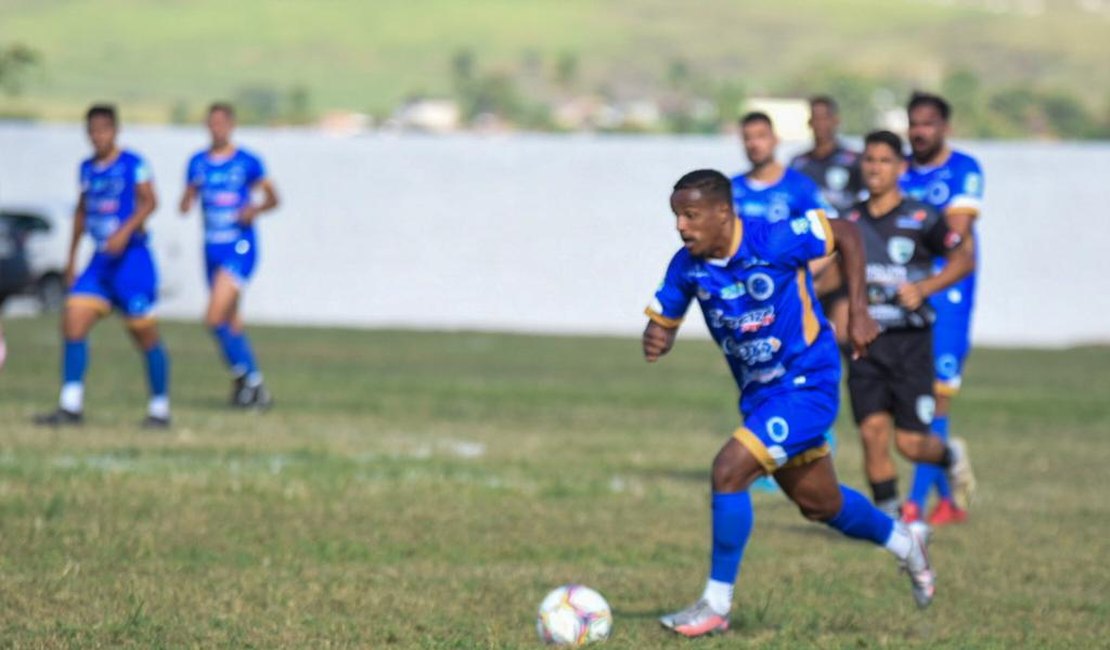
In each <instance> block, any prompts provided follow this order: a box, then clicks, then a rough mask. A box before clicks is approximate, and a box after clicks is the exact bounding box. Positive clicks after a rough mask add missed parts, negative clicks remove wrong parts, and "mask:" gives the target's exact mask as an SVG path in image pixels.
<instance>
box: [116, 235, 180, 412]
mask: <svg viewBox="0 0 1110 650" xmlns="http://www.w3.org/2000/svg"><path fill="white" fill-rule="evenodd" d="M112 288H113V292H114V297H115V300H116V303H117V306H118V307H119V309H120V311H121V312H122V315H123V318H124V323H125V325H126V327H127V332H128V333H129V334H130V335H131V339H132V340H133V341H134V342H135V346H136V347H137V348H138V349H139V352H140V354H142V356H143V360H144V362H145V366H146V378H147V388H148V390H149V397H150V399H149V402H148V403H147V414H146V417H145V419H144V420H143V426H144V427H153V428H164V427H167V426H169V423H170V394H169V379H170V377H169V375H170V359H169V355H168V354H167V352H166V348H165V345H163V343H162V337H161V335H160V333H159V331H158V323H157V321H156V320H155V318H154V306H155V303H156V302H157V299H158V273H157V271H156V270H155V268H154V259H153V258H152V257H151V254H150V250H149V249H148V248H147V247H146V246H132V247H131V248H128V249H127V251H126V252H125V253H124V257H123V260H122V261H121V264H120V269H119V271H118V272H117V273H116V274H115V276H114V277H113V279H112Z"/></svg>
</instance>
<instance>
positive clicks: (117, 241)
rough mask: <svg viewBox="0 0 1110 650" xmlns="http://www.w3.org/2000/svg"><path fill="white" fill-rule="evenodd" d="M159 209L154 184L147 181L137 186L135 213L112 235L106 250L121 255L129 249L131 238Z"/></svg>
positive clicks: (105, 247)
mask: <svg viewBox="0 0 1110 650" xmlns="http://www.w3.org/2000/svg"><path fill="white" fill-rule="evenodd" d="M157 207H158V197H157V196H155V194H154V183H153V182H152V181H150V180H145V181H142V182H140V183H136V184H135V211H134V212H132V213H131V217H130V218H129V219H128V220H127V221H124V222H123V224H122V225H121V226H120V227H119V230H117V231H116V232H114V233H112V236H111V237H109V238H108V241H107V242H105V243H104V249H105V250H106V251H107V252H109V253H111V254H112V255H119V254H120V253H122V252H123V251H124V249H125V248H127V243H128V242H129V241H131V236H132V235H134V234H135V233H136V232H139V231H140V230H141V229H142V227H143V224H144V223H146V220H147V219H148V218H149V217H150V215H152V214H154V210H155V209H156V208H157Z"/></svg>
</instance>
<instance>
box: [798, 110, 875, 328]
mask: <svg viewBox="0 0 1110 650" xmlns="http://www.w3.org/2000/svg"><path fill="white" fill-rule="evenodd" d="M809 128H810V130H811V131H812V132H813V148H812V149H810V150H809V151H806V152H805V153H802V154H799V155H798V156H795V157H794V159H793V160H791V161H790V167H791V168H792V169H796V170H798V171H800V172H802V173H803V174H805V175H806V176H807V177H808V178H809V179H810V180H812V181H813V182H814V183H816V184H817V185H818V186H819V187H820V188H821V192H822V193H823V195H824V197H825V200H826V201H828V202H829V204H830V205H832V206H833V207H834V208H836V211H837V212H839V213H841V214H844V213H845V212H847V211H848V210H850V209H851V208H852V206H853V205H855V203H856V201H858V200H859V199H860V193H861V191H862V190H863V181H862V180H861V179H860V170H859V153H857V152H855V151H852V150H851V149H849V148H848V147H846V146H845V145H844V144H843V143H842V142H841V141H840V138H838V137H837V131H838V130H839V128H840V108H839V106H837V103H836V100H834V99H833V98H832V97H829V96H828V95H818V96H816V97H811V98H810V100H809ZM814 288H816V289H817V294H818V295H819V296H821V307H822V308H824V310H825V314H826V315H827V316H828V318H829V320H830V321H831V322H832V324H833V329H834V331H835V332H836V335H837V340H838V342H840V343H841V344H842V345H843V344H844V343H845V342H846V339H845V337H844V332H845V328H846V327H847V322H848V303H847V302H846V301H845V298H846V296H847V294H846V293H845V291H844V287H843V286H841V282H840V277H839V273H837V267H836V265H835V264H827V265H825V268H824V269H822V270H821V271H820V273H818V274H816V275H815V277H814Z"/></svg>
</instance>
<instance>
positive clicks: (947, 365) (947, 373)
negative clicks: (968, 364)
mask: <svg viewBox="0 0 1110 650" xmlns="http://www.w3.org/2000/svg"><path fill="white" fill-rule="evenodd" d="M936 371H937V376H938V377H940V378H941V379H951V378H953V377H958V376H959V374H960V360H959V359H957V358H956V355H954V354H942V355H940V356H939V357H937V360H936Z"/></svg>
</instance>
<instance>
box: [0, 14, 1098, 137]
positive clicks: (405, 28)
mask: <svg viewBox="0 0 1110 650" xmlns="http://www.w3.org/2000/svg"><path fill="white" fill-rule="evenodd" d="M1013 4H1017V3H1013ZM1046 5H1047V7H1046V11H1045V13H1044V15H1040V16H1036V17H1031V16H1027V15H1022V14H1021V13H1017V12H1011V13H995V12H992V11H989V10H987V9H986V8H984V7H983V6H982V3H977V2H963V3H956V4H949V3H944V2H928V1H921V0H898V1H894V2H892V1H890V0H841V1H838V2H835V3H832V2H823V1H821V0H778V1H777V2H734V1H732V0H710V1H705V2H698V3H693V4H692V5H690V6H689V7H682V8H679V6H678V5H675V4H674V3H671V2H666V1H664V0H615V1H612V2H598V1H577V2H565V1H556V0H533V1H527V2H512V1H509V0H473V1H468V2H458V1H456V0H418V1H415V2H413V1H408V0H406V1H399V0H375V1H374V2H363V1H360V0H327V1H326V2H296V1H291V0H283V1H274V0H236V1H235V2H224V1H221V0H189V1H188V2H186V1H184V0H160V1H157V2H153V1H150V0H104V1H98V2H92V1H89V0H84V1H76V2H75V1H72V0H0V44H3V43H14V42H20V43H24V44H26V45H29V46H31V47H34V48H36V49H37V50H39V51H40V52H42V54H43V56H44V61H43V63H44V67H43V72H42V74H41V75H39V76H38V77H37V78H33V79H32V80H31V82H32V83H31V84H30V85H29V88H28V91H27V92H28V94H27V95H26V97H25V98H23V99H21V100H18V101H11V100H9V105H10V106H9V109H10V110H13V111H15V110H18V109H20V108H23V109H28V110H32V111H35V112H38V113H40V114H42V115H45V116H48V117H55V118H57V117H62V118H66V119H73V118H75V117H76V116H78V115H79V114H80V111H81V110H82V109H83V108H84V107H85V106H86V105H87V104H88V103H89V102H91V101H93V100H97V99H114V100H117V101H119V102H121V103H122V104H123V105H124V106H125V107H126V109H127V110H126V112H125V113H126V114H125V117H126V118H127V119H136V118H138V119H147V120H166V119H168V117H169V115H170V111H171V106H172V105H173V104H174V103H175V102H185V104H186V105H187V106H189V107H191V109H192V110H193V111H194V112H198V113H199V111H200V110H201V109H202V108H203V107H204V106H206V105H207V103H208V102H209V101H211V100H212V98H215V97H230V96H232V95H234V93H235V92H236V91H237V90H238V89H240V88H242V87H245V86H255V87H258V86H267V87H271V88H274V89H276V90H279V91H282V92H284V91H286V90H288V89H289V88H290V87H292V86H294V85H303V86H304V87H306V88H307V89H308V90H309V92H310V95H311V99H312V102H313V107H314V108H315V109H316V110H322V109H330V108H347V109H354V110H373V111H375V112H385V111H388V110H390V109H392V108H393V107H395V106H396V105H397V103H398V102H399V101H400V100H401V99H403V98H404V97H406V96H408V95H411V94H413V93H431V94H446V93H449V92H450V91H451V90H452V80H451V66H450V62H451V60H452V57H453V56H454V55H455V53H457V52H459V51H461V50H464V49H466V50H470V51H472V52H473V53H474V54H475V55H476V57H477V64H478V67H479V69H480V70H481V71H490V70H493V71H511V72H513V73H515V74H516V75H517V76H518V77H519V78H520V80H521V81H522V85H523V86H524V87H525V89H526V90H527V89H531V88H534V87H536V86H537V83H536V82H535V81H534V80H535V78H537V77H540V78H543V79H545V80H547V83H548V85H550V79H551V78H552V76H553V71H554V68H555V62H556V61H557V59H558V58H559V57H560V56H561V55H563V54H565V53H570V54H574V55H577V57H578V61H579V70H580V72H579V75H578V78H577V79H576V82H575V84H574V85H575V88H574V90H575V91H577V92H593V91H595V90H597V89H598V88H599V87H602V86H608V87H610V88H611V89H614V90H619V91H621V92H623V93H625V94H630V95H633V96H636V95H641V96H642V95H655V94H659V93H660V92H662V91H664V90H665V89H666V88H667V87H668V83H669V82H668V75H669V74H670V71H671V69H672V66H673V64H674V63H675V62H676V61H683V62H685V64H686V65H687V66H688V67H689V68H690V69H691V70H692V71H693V73H694V74H695V75H696V76H697V77H699V78H701V79H705V80H709V81H712V82H723V81H729V82H739V83H742V84H743V85H744V86H745V87H746V88H747V89H748V91H749V92H752V93H757V94H758V93H767V92H783V91H784V90H786V91H791V92H797V90H798V89H797V88H785V89H784V88H783V84H784V83H789V80H791V79H797V78H799V77H806V78H809V79H812V78H813V77H814V75H815V74H818V73H819V71H821V70H827V69H828V68H830V67H835V68H841V69H844V70H848V71H851V72H854V73H857V74H862V75H866V76H868V77H871V78H879V79H886V78H892V79H898V80H901V81H902V83H911V82H912V83H913V84H916V85H924V86H930V87H935V86H936V85H937V84H939V82H940V79H941V77H942V75H943V73H944V71H945V70H946V69H950V68H954V67H967V68H970V69H971V70H974V71H975V72H976V73H978V75H979V77H980V78H981V79H982V81H983V84H984V86H987V87H991V88H995V87H998V86H1005V85H1014V84H1017V85H1020V86H1023V87H1024V86H1029V85H1033V86H1041V87H1047V88H1050V89H1056V88H1059V89H1064V90H1068V91H1069V92H1071V93H1074V94H1077V95H1079V96H1080V97H1082V98H1083V99H1084V100H1085V101H1086V102H1087V103H1088V104H1090V105H1091V106H1092V107H1094V108H1101V107H1102V105H1103V103H1104V102H1105V100H1106V97H1105V96H1104V89H1105V88H1107V87H1108V86H1110V67H1108V66H1106V65H1104V62H1105V61H1106V60H1108V59H1110V40H1108V39H1106V38H1104V35H1105V29H1106V16H1105V15H1098V16H1096V15H1092V14H1089V13H1084V12H1081V11H1079V10H1078V9H1077V7H1076V6H1075V3H1071V2H1068V3H1064V2H1059V3H1046ZM818 76H819V75H818ZM819 78H820V76H819ZM541 85H542V84H541ZM803 90H804V91H807V92H808V91H812V90H814V89H812V88H808V89H803ZM818 90H820V89H818Z"/></svg>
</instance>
